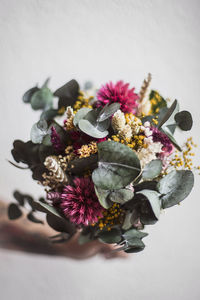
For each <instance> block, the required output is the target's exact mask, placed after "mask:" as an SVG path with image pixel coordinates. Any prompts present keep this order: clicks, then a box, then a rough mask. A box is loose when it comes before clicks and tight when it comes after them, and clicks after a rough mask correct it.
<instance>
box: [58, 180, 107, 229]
mask: <svg viewBox="0 0 200 300" xmlns="http://www.w3.org/2000/svg"><path fill="white" fill-rule="evenodd" d="M60 208H61V209H62V210H63V213H64V214H65V216H66V217H67V218H70V219H71V221H72V222H73V223H76V224H83V225H89V224H93V223H96V222H97V221H98V217H102V212H103V211H104V209H103V207H102V206H101V205H100V203H99V202H98V198H97V196H96V194H95V190H94V184H93V182H92V180H91V179H90V178H89V177H84V178H75V179H74V186H71V185H67V186H65V187H64V189H63V192H62V193H61V196H60Z"/></svg>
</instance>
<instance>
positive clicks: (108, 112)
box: [97, 103, 120, 122]
mask: <svg viewBox="0 0 200 300" xmlns="http://www.w3.org/2000/svg"><path fill="white" fill-rule="evenodd" d="M118 109H120V103H112V104H110V105H105V106H104V108H103V109H102V110H101V111H100V113H99V115H98V118H97V122H102V121H104V120H106V119H108V118H110V117H111V116H112V115H113V114H114V113H115V112H116V111H117V110H118Z"/></svg>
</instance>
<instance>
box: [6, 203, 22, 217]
mask: <svg viewBox="0 0 200 300" xmlns="http://www.w3.org/2000/svg"><path fill="white" fill-rule="evenodd" d="M21 216H22V211H21V209H20V208H19V206H18V205H17V204H15V203H11V204H10V205H9V206H8V217H9V219H10V220H16V219H18V218H20V217H21Z"/></svg>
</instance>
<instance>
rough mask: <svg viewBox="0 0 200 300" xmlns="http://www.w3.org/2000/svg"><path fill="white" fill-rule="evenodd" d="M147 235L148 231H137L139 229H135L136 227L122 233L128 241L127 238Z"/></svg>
mask: <svg viewBox="0 0 200 300" xmlns="http://www.w3.org/2000/svg"><path fill="white" fill-rule="evenodd" d="M147 235H148V233H146V232H142V231H139V230H136V229H130V230H128V231H126V232H125V233H124V234H123V237H124V239H125V240H127V241H128V240H130V239H133V238H138V239H142V238H144V237H145V236H147Z"/></svg>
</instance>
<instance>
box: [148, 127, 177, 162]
mask: <svg viewBox="0 0 200 300" xmlns="http://www.w3.org/2000/svg"><path fill="white" fill-rule="evenodd" d="M151 130H152V131H153V134H152V137H153V141H154V142H155V143H156V142H160V143H161V144H163V147H162V151H163V153H162V154H163V155H164V156H168V155H170V154H171V153H172V152H173V150H174V146H173V145H172V143H171V141H170V139H169V138H168V136H167V135H166V134H164V133H163V132H161V131H160V130H158V128H156V127H152V128H151Z"/></svg>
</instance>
